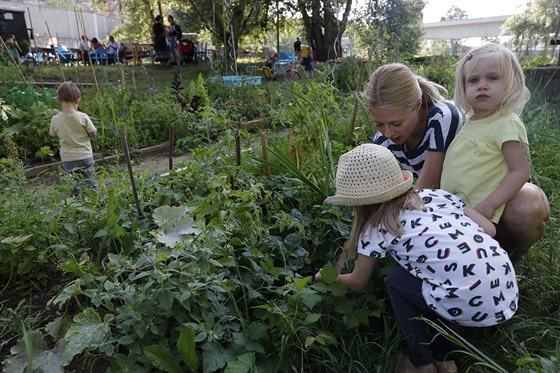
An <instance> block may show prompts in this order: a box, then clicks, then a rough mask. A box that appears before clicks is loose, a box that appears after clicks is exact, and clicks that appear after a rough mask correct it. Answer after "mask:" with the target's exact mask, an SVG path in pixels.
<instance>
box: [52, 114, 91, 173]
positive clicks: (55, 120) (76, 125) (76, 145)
mask: <svg viewBox="0 0 560 373" xmlns="http://www.w3.org/2000/svg"><path fill="white" fill-rule="evenodd" d="M94 131H95V127H94V125H93V123H92V122H91V119H90V118H89V116H88V115H87V114H85V113H82V112H80V111H75V112H73V113H64V112H62V111H61V112H59V113H58V114H56V115H55V116H54V117H52V119H51V126H50V132H51V133H54V134H55V135H56V137H58V139H59V141H60V159H61V160H62V161H63V162H71V161H79V160H82V159H87V158H90V157H93V150H92V147H91V141H90V137H89V133H91V132H94Z"/></svg>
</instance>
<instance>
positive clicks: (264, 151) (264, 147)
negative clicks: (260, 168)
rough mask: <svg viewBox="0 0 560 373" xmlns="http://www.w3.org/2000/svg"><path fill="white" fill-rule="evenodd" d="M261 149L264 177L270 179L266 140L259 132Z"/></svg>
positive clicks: (262, 133)
mask: <svg viewBox="0 0 560 373" xmlns="http://www.w3.org/2000/svg"><path fill="white" fill-rule="evenodd" d="M261 148H262V155H263V159H264V161H265V164H264V176H266V177H270V165H269V163H268V140H267V139H266V135H265V134H264V132H261Z"/></svg>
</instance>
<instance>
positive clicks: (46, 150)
mask: <svg viewBox="0 0 560 373" xmlns="http://www.w3.org/2000/svg"><path fill="white" fill-rule="evenodd" d="M35 156H36V157H37V158H40V159H41V160H42V161H43V162H44V161H46V160H47V159H50V158H52V157H54V153H53V151H52V149H51V148H50V146H41V148H40V149H39V150H37V152H36V153H35Z"/></svg>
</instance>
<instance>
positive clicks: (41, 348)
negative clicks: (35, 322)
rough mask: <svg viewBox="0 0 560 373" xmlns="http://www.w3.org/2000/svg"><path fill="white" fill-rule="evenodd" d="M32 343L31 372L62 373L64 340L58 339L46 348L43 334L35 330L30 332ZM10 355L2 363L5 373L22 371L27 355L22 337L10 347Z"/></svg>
mask: <svg viewBox="0 0 560 373" xmlns="http://www.w3.org/2000/svg"><path fill="white" fill-rule="evenodd" d="M30 333H31V338H30V341H29V342H31V345H32V352H31V356H32V359H31V361H32V362H33V372H35V373H62V372H63V369H62V363H61V358H62V350H63V348H64V344H65V342H64V340H59V341H58V342H57V343H56V344H55V345H54V347H53V348H52V350H51V349H48V348H47V345H46V343H45V341H44V340H43V336H42V335H41V333H40V332H39V331H37V330H33V331H31V332H30ZM10 352H11V355H10V356H9V357H8V358H7V359H6V362H5V363H4V370H3V372H5V373H23V372H25V371H26V369H27V364H28V356H27V347H26V342H25V340H24V339H22V340H20V341H19V342H18V343H17V344H16V345H15V346H13V347H12V348H11V349H10Z"/></svg>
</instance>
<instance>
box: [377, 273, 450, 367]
mask: <svg viewBox="0 0 560 373" xmlns="http://www.w3.org/2000/svg"><path fill="white" fill-rule="evenodd" d="M422 282H423V281H422V280H421V279H419V278H417V277H414V276H413V275H411V274H410V273H408V272H407V271H406V270H405V269H404V268H402V267H401V266H400V265H397V266H395V267H394V268H392V269H391V270H390V272H389V275H388V276H387V280H386V286H387V291H388V292H389V298H390V299H391V304H392V305H393V311H394V312H395V317H396V319H397V323H398V325H399V328H400V330H401V334H402V335H403V337H404V338H405V341H406V344H407V351H406V354H407V355H408V357H409V358H410V361H411V362H412V364H414V365H415V366H421V365H425V364H429V363H431V362H432V361H433V360H438V361H443V360H445V359H447V360H449V359H450V356H448V355H449V353H450V352H451V351H452V350H453V347H454V345H453V344H452V343H451V342H449V341H448V340H447V339H445V338H444V337H442V336H437V337H436V338H435V339H434V340H433V341H432V339H433V337H434V336H435V335H436V334H437V332H436V331H435V330H434V329H433V328H428V327H427V325H426V323H425V322H424V321H422V320H417V319H416V318H418V317H420V316H422V317H424V318H426V319H429V320H431V321H432V322H434V323H437V324H441V323H444V324H449V323H448V322H447V321H445V320H443V319H440V318H439V316H438V315H437V314H436V313H435V312H434V311H432V310H431V309H430V307H428V305H427V304H426V301H425V300H424V297H423V296H422ZM430 342H431V343H430Z"/></svg>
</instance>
